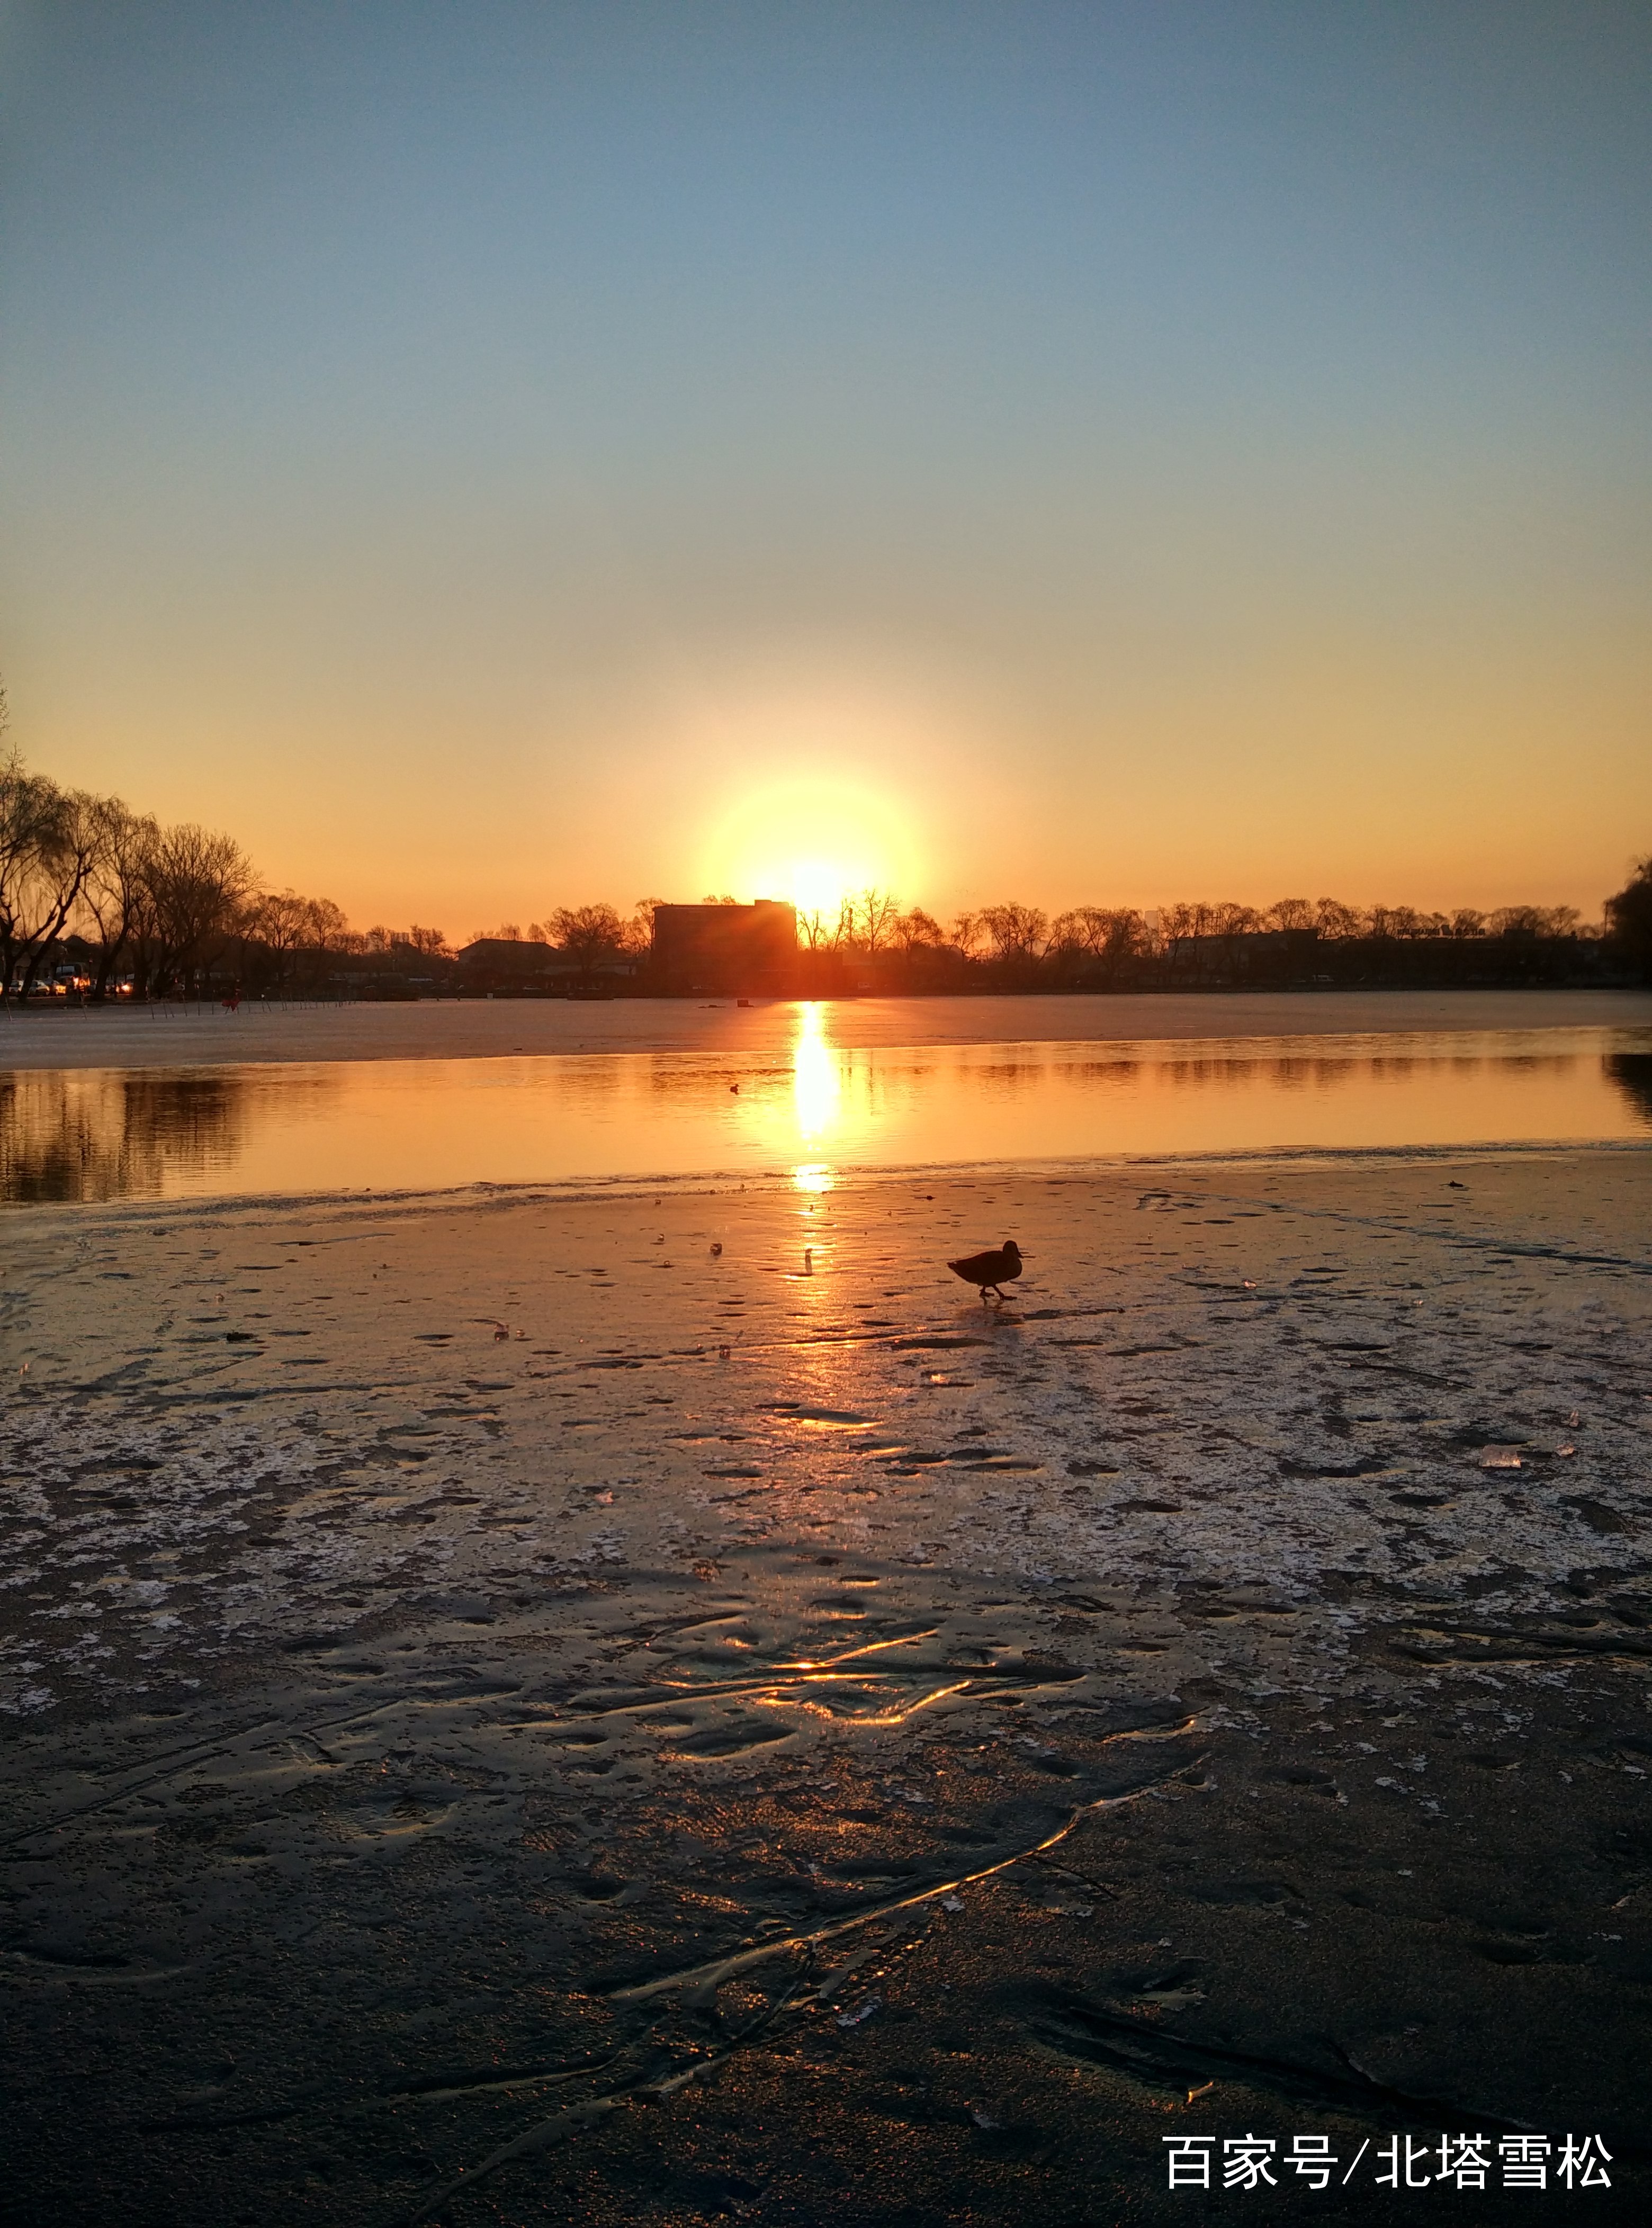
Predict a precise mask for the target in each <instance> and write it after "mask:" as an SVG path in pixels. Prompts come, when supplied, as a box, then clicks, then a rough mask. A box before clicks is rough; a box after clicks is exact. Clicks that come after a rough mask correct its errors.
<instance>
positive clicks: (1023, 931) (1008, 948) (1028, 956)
mask: <svg viewBox="0 0 1652 2228" xmlns="http://www.w3.org/2000/svg"><path fill="white" fill-rule="evenodd" d="M980 921H981V925H982V927H983V930H984V931H985V932H986V934H987V935H988V937H989V938H990V939H991V942H992V956H993V957H994V958H995V959H996V960H997V961H998V962H999V963H1000V964H1002V965H1004V966H1022V965H1025V964H1026V963H1027V962H1028V961H1029V960H1032V959H1035V958H1036V957H1038V954H1039V950H1040V947H1041V944H1042V943H1043V940H1044V934H1045V931H1046V930H1047V928H1048V926H1049V920H1048V917H1047V915H1046V914H1044V913H1041V912H1040V911H1039V909H1038V907H1037V906H1024V905H999V906H983V907H982V909H981V913H980Z"/></svg>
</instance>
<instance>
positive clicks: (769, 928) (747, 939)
mask: <svg viewBox="0 0 1652 2228" xmlns="http://www.w3.org/2000/svg"><path fill="white" fill-rule="evenodd" d="M653 962H654V967H653V972H654V976H655V979H656V983H657V984H658V986H659V988H660V989H663V990H667V991H671V990H676V991H694V990H709V991H715V992H718V993H720V994H722V995H724V996H727V995H729V994H731V993H734V992H740V991H757V992H759V993H760V994H763V995H765V996H784V995H785V994H786V993H787V992H788V991H790V990H791V989H793V987H794V985H795V983H796V980H797V907H796V906H790V905H786V904H784V903H783V902H782V901H781V900H779V899H778V898H759V900H757V902H756V904H755V905H748V906H743V905H661V906H655V908H654V943H653Z"/></svg>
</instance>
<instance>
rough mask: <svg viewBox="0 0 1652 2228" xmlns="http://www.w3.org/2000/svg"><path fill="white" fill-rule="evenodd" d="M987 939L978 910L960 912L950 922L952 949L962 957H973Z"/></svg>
mask: <svg viewBox="0 0 1652 2228" xmlns="http://www.w3.org/2000/svg"><path fill="white" fill-rule="evenodd" d="M986 940H987V932H986V929H985V927H984V926H983V923H982V919H981V915H980V914H979V913H978V912H961V913H959V914H958V915H957V917H956V919H954V920H953V923H952V933H951V939H950V941H951V945H952V949H953V950H954V951H956V952H957V954H958V956H959V957H960V958H963V959H974V958H976V957H978V956H979V954H980V952H981V950H982V947H983V945H984V944H985V943H986Z"/></svg>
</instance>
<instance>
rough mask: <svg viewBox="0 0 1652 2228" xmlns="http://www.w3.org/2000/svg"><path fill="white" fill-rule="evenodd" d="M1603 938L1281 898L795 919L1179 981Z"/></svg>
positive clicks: (871, 906) (968, 952) (847, 938)
mask: <svg viewBox="0 0 1652 2228" xmlns="http://www.w3.org/2000/svg"><path fill="white" fill-rule="evenodd" d="M1601 933H1602V932H1601V931H1600V930H1599V929H1585V927H1584V926H1583V925H1582V917H1581V915H1580V914H1579V913H1578V909H1577V908H1576V906H1503V907H1502V908H1501V909H1500V910H1499V911H1497V912H1489V913H1488V912H1476V911H1474V910H1472V909H1470V908H1469V907H1466V906H1465V907H1463V908H1461V909H1459V910H1458V911H1457V912H1451V913H1442V912H1429V913H1425V912H1418V910H1417V909H1416V908H1415V907H1414V906H1351V905H1345V904H1344V903H1342V902H1341V900H1340V899H1336V898H1320V899H1318V900H1312V901H1310V900H1309V899H1307V898H1281V899H1279V900H1277V903H1275V904H1273V905H1271V906H1266V907H1262V908H1258V907H1257V906H1243V905H1238V904H1233V903H1231V902H1230V903H1220V904H1211V903H1207V902H1198V901H1188V900H1182V901H1179V902H1177V903H1176V904H1175V905H1168V906H1160V907H1158V908H1157V909H1156V910H1154V911H1145V912H1144V911H1142V910H1140V909H1138V908H1137V907H1136V906H1073V908H1072V909H1071V910H1069V911H1068V912H1059V913H1056V914H1055V915H1054V916H1053V917H1052V916H1051V915H1049V914H1047V913H1046V912H1041V910H1040V909H1039V907H1037V906H1026V905H996V906H982V907H980V909H979V910H978V911H976V912H962V913H959V914H958V915H957V917H956V918H955V919H953V921H952V922H951V925H950V926H947V927H943V926H942V925H941V923H940V922H939V921H938V920H937V919H934V917H933V916H932V914H930V913H927V912H925V911H924V910H923V909H922V908H921V906H914V907H912V909H911V910H906V909H905V908H903V906H901V904H900V900H899V899H897V898H895V897H893V896H892V895H890V894H889V893H887V892H884V891H881V890H865V891H862V892H861V893H859V894H858V895H857V896H855V897H851V898H848V899H846V900H844V902H843V904H842V906H840V908H839V910H838V912H836V915H827V914H824V913H820V912H816V913H810V914H806V915H802V916H800V917H799V934H800V936H801V938H802V940H803V942H804V944H805V946H806V947H807V948H808V949H809V950H810V951H842V952H851V953H855V954H858V955H860V956H861V957H864V958H868V959H876V958H877V957H879V956H880V954H883V953H887V952H899V953H900V954H902V955H903V956H904V957H907V958H915V957H922V956H923V955H925V954H933V955H938V956H940V955H951V956H952V957H956V958H957V959H960V960H963V961H965V962H985V963H987V964H992V965H995V966H996V967H998V968H1000V969H1008V970H1013V969H1015V968H1017V967H1021V966H1028V965H1037V964H1043V965H1047V966H1053V967H1055V968H1058V969H1060V968H1064V967H1072V966H1074V965H1076V966H1079V967H1080V968H1082V969H1084V970H1085V971H1086V972H1093V973H1100V974H1104V975H1105V974H1107V973H1109V972H1114V973H1124V972H1127V971H1129V970H1130V969H1132V968H1133V967H1135V966H1137V965H1138V964H1141V963H1144V962H1145V963H1152V964H1156V965H1157V966H1159V967H1161V968H1162V969H1165V970H1168V971H1169V973H1170V974H1171V975H1173V976H1174V975H1175V973H1176V972H1177V971H1178V970H1179V969H1181V968H1188V967H1191V966H1192V965H1193V964H1194V958H1195V957H1196V956H1197V953H1198V948H1199V947H1200V946H1201V945H1203V946H1208V945H1216V944H1227V943H1232V942H1235V941H1237V940H1239V939H1241V938H1254V937H1273V936H1277V937H1295V938H1303V939H1304V940H1309V941H1312V942H1314V943H1320V942H1323V943H1326V944H1334V943H1335V944H1340V943H1351V942H1354V941H1356V940H1361V939H1367V938H1376V939H1379V940H1386V941H1399V942H1410V943H1419V942H1425V941H1427V942H1437V941H1440V940H1442V939H1454V940H1463V939H1480V938H1489V937H1526V938H1540V937H1542V938H1576V937H1580V936H1591V937H1598V936H1599V935H1600V934H1601Z"/></svg>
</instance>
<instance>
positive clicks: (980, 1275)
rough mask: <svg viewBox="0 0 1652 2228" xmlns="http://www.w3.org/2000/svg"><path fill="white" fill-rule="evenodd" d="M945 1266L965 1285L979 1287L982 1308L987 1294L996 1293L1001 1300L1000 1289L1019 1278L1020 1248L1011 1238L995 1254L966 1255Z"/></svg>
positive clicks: (1001, 1293)
mask: <svg viewBox="0 0 1652 2228" xmlns="http://www.w3.org/2000/svg"><path fill="white" fill-rule="evenodd" d="M946 1265H947V1267H948V1268H949V1269H950V1270H951V1271H952V1274H953V1275H954V1276H955V1277H963V1279H964V1283H965V1284H978V1285H979V1286H980V1288H981V1304H982V1306H983V1307H984V1306H985V1305H986V1303H987V1294H988V1293H989V1292H996V1293H997V1295H998V1297H999V1298H1000V1299H1001V1300H1002V1298H1003V1296H1004V1295H1003V1292H1002V1290H1001V1289H1000V1288H1001V1287H1002V1285H1005V1284H1008V1283H1009V1282H1010V1281H1011V1279H1012V1278H1014V1277H1019V1276H1020V1274H1021V1247H1020V1246H1019V1245H1016V1243H1015V1239H1013V1238H1006V1239H1005V1240H1004V1242H1003V1244H1002V1245H1001V1246H999V1247H998V1248H997V1250H996V1252H985V1253H967V1254H965V1255H964V1258H963V1259H962V1260H961V1261H949V1262H948V1263H947V1264H946Z"/></svg>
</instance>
